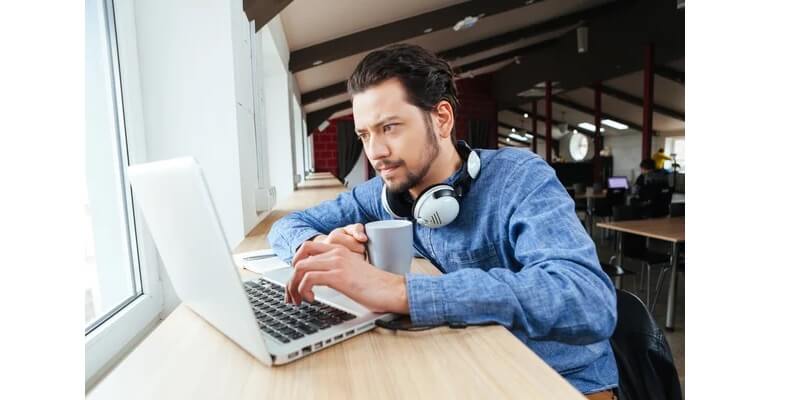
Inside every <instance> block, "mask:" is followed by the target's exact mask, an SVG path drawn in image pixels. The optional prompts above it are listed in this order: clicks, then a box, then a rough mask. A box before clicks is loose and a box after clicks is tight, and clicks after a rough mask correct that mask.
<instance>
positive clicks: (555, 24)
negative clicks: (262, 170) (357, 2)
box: [300, 2, 620, 105]
mask: <svg viewBox="0 0 800 400" xmlns="http://www.w3.org/2000/svg"><path fill="white" fill-rule="evenodd" d="M619 7H620V4H619V2H613V3H609V4H605V5H602V6H599V7H595V8H591V9H589V10H584V11H580V12H576V13H572V14H568V15H565V16H561V17H558V18H554V19H552V20H548V21H544V22H542V23H538V24H534V25H531V26H527V27H524V28H521V29H517V30H515V31H511V32H507V33H504V34H502V35H497V36H492V37H490V38H487V39H483V40H478V41H476V42H472V43H467V44H465V45H463V46H458V47H455V48H452V49H448V50H444V51H441V52H439V53H437V54H436V55H437V56H439V57H441V58H443V59H445V60H448V61H450V62H453V61H456V60H458V59H459V58H463V57H467V56H470V55H473V54H477V53H480V52H483V51H487V50H491V49H493V48H496V47H500V46H505V45H509V44H513V43H515V42H518V41H521V40H524V39H527V38H529V37H534V36H538V35H542V34H546V33H549V32H553V31H557V30H559V29H564V28H568V27H570V26H572V25H575V24H576V23H579V22H581V21H584V20H587V19H590V18H596V17H597V16H599V15H603V14H609V13H613V12H614V11H615V10H617V9H619ZM553 41H554V39H549V40H545V41H543V42H539V45H542V47H544V44H545V43H547V44H549V45H552V44H553ZM525 49H526V50H525V51H514V50H512V52H514V54H508V53H510V52H507V53H505V54H506V55H505V56H503V57H500V56H493V57H491V59H492V60H494V62H488V61H487V60H478V61H475V62H473V63H471V64H467V65H462V66H460V67H456V68H455V69H456V70H458V71H462V72H468V71H470V70H476V69H478V68H480V67H484V66H488V65H491V64H494V63H495V62H500V61H504V60H506V59H511V58H514V57H516V56H519V55H521V54H525V53H528V52H531V51H535V50H537V49H539V50H540V49H541V47H539V46H537V45H535V44H534V45H532V46H528V47H525ZM345 92H347V81H342V82H337V83H334V84H332V85H328V86H325V87H323V88H320V89H316V90H312V91H309V92H306V93H303V94H302V95H301V96H300V102H301V103H302V104H303V105H306V104H310V103H313V102H315V101H318V100H322V99H326V98H328V97H333V96H337V95H340V94H343V93H345Z"/></svg>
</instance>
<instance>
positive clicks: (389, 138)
mask: <svg viewBox="0 0 800 400" xmlns="http://www.w3.org/2000/svg"><path fill="white" fill-rule="evenodd" d="M353 119H354V122H355V126H356V134H357V135H359V138H360V139H361V141H362V143H363V144H364V152H365V153H366V155H367V158H369V161H370V163H371V164H372V166H373V167H374V168H375V170H376V171H377V173H378V174H380V177H381V179H383V181H384V183H385V184H386V186H387V187H388V188H389V190H390V191H392V192H395V193H399V192H405V191H407V190H408V189H410V188H412V187H414V186H416V185H417V184H418V183H419V182H420V180H421V179H422V178H423V177H425V175H427V173H428V169H429V168H430V165H431V163H432V162H433V160H434V159H435V158H436V156H437V155H438V154H439V144H438V141H437V139H436V133H435V132H434V129H433V126H432V123H431V119H430V115H429V114H427V113H424V112H422V111H421V110H420V109H419V108H417V107H416V106H415V105H413V104H411V103H409V102H408V101H406V92H405V88H404V87H403V85H402V83H400V81H399V80H397V79H389V80H386V81H384V82H381V83H379V84H377V85H375V86H372V87H370V88H368V89H367V90H365V91H363V92H361V93H358V94H356V95H354V96H353Z"/></svg>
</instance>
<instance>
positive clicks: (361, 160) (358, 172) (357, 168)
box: [344, 150, 368, 189]
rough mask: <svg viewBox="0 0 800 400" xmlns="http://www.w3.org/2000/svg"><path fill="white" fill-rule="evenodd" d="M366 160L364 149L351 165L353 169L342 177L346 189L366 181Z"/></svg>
mask: <svg viewBox="0 0 800 400" xmlns="http://www.w3.org/2000/svg"><path fill="white" fill-rule="evenodd" d="M367 162H368V161H367V156H366V154H364V150H361V155H359V156H358V161H356V165H353V169H351V170H350V172H349V173H348V174H347V176H345V177H344V180H345V181H346V182H347V188H348V189H352V188H353V187H354V186H356V185H358V184H361V183H364V182H366V181H367V177H368V174H367Z"/></svg>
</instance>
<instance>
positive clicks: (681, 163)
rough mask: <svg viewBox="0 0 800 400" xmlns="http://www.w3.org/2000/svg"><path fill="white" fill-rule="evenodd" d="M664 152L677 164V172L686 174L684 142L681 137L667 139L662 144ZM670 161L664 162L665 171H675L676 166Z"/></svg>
mask: <svg viewBox="0 0 800 400" xmlns="http://www.w3.org/2000/svg"><path fill="white" fill-rule="evenodd" d="M664 152H665V153H667V155H669V156H670V157H672V159H673V160H675V161H674V162H676V163H677V164H678V166H677V171H678V172H681V173H686V140H685V138H683V137H676V138H667V139H666V140H665V143H664ZM674 162H672V161H665V162H664V168H665V169H669V170H672V169H675V168H676V166H675V165H674Z"/></svg>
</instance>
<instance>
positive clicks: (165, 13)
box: [135, 0, 257, 246]
mask: <svg viewBox="0 0 800 400" xmlns="http://www.w3.org/2000/svg"><path fill="white" fill-rule="evenodd" d="M135 9H136V31H137V42H138V48H139V53H138V57H139V67H140V73H141V91H142V104H143V117H144V125H145V132H146V141H147V154H148V158H149V159H150V160H162V159H168V158H173V157H179V156H187V155H189V156H193V157H195V159H197V161H198V162H199V163H200V165H201V167H202V168H203V170H204V172H205V175H206V179H207V180H208V185H209V188H210V191H211V196H212V198H213V199H214V202H215V204H216V206H217V211H218V213H219V215H220V219H221V220H222V226H223V228H224V230H225V235H226V238H227V239H228V242H229V244H230V245H231V246H235V245H236V244H238V243H239V242H240V241H241V239H242V238H243V237H244V235H245V233H246V232H247V230H249V228H250V226H251V225H252V223H253V222H254V221H255V201H254V198H253V193H252V191H253V190H254V186H255V185H257V177H256V176H255V167H254V165H255V164H256V160H255V156H254V151H253V149H254V148H255V144H254V136H253V129H254V127H253V124H254V120H253V118H252V113H253V105H252V92H251V93H250V94H249V96H248V91H247V87H248V85H249V82H248V81H249V79H250V78H249V76H250V73H249V72H248V71H249V67H248V63H249V56H248V54H249V53H248V51H245V49H246V47H245V41H246V40H247V39H246V35H245V34H244V32H245V30H244V29H243V25H242V24H244V23H246V22H244V21H245V17H244V13H243V12H242V2H241V0H232V1H223V2H220V1H210V0H205V1H197V0H174V1H168V2H163V1H158V0H140V1H137V2H136V5H135ZM243 57H246V58H243ZM248 98H249V100H248Z"/></svg>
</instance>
